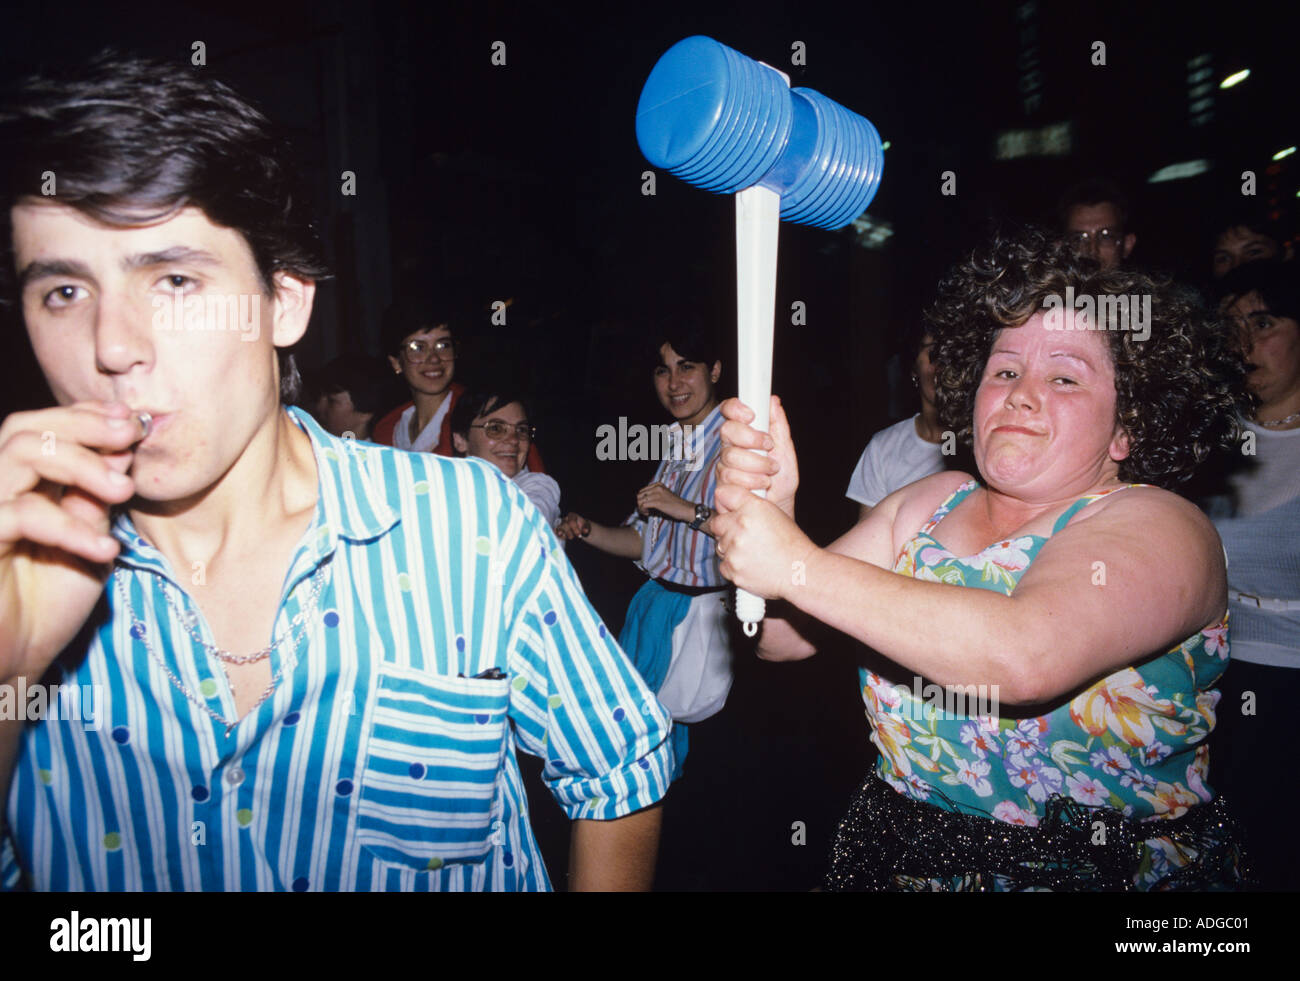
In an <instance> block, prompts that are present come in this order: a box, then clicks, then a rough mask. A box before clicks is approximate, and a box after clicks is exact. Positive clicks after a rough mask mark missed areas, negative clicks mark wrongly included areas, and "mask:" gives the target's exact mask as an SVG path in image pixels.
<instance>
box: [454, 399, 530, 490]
mask: <svg viewBox="0 0 1300 981" xmlns="http://www.w3.org/2000/svg"><path fill="white" fill-rule="evenodd" d="M493 422H496V423H503V424H504V425H505V429H506V431H505V435H504V436H502V437H501V438H500V439H493V438H492V437H490V436H489V435H488V431H487V429H486V428H485V427H486V426H489V425H491V424H492V423H493ZM527 425H528V416H527V415H525V414H524V407H523V406H522V405H520V404H519V403H518V402H507V403H506V404H505V405H503V406H498V407H497V408H495V409H493V410H492V411H491V412H489V413H487V415H482V416H479V417H478V418H477V419H475V420H474V422H473V424H471V426H470V429H469V435H468V436H461V435H460V434H459V433H457V434H454V435H453V436H452V438H451V440H452V444H453V445H454V446H455V447H456V450H457V451H458V452H460V453H464V454H465V455H466V456H477V457H480V458H481V459H484V460H488V461H489V462H491V463H495V464H496V465H497V466H498V467H500V468H501V472H502V473H504V474H505V475H506V476H507V477H513V476H514V475H515V474H517V473H519V471H520V470H522V469H524V464H525V463H527V462H528V448H529V446H531V445H532V440H531V439H528V438H521V437H520V435H519V433H518V432H517V431H516V429H517V427H519V426H527ZM493 428H500V427H493Z"/></svg>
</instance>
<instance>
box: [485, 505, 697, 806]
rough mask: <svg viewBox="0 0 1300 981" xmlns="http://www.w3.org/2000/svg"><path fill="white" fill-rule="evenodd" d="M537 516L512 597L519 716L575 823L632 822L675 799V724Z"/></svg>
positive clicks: (522, 539) (518, 724)
mask: <svg viewBox="0 0 1300 981" xmlns="http://www.w3.org/2000/svg"><path fill="white" fill-rule="evenodd" d="M536 514H537V512H536V511H535V510H533V509H529V510H528V511H527V512H526V513H525V516H524V522H525V525H524V528H523V530H522V533H521V534H520V535H519V538H518V541H519V548H520V550H521V551H522V553H523V554H521V555H520V556H518V557H517V558H516V560H515V562H517V563H518V565H517V576H516V578H514V580H513V581H514V583H515V584H516V586H517V588H515V589H513V590H511V591H508V592H507V595H506V603H507V606H508V607H509V609H508V611H507V615H508V616H509V618H510V621H511V630H510V652H509V674H510V678H511V682H510V715H511V718H512V719H513V720H514V723H515V732H516V735H517V738H518V740H519V744H520V746H521V747H522V748H523V749H524V750H525V751H526V752H529V753H532V754H533V755H534V756H538V757H540V758H541V759H542V760H544V761H545V767H544V769H543V773H542V778H543V780H544V781H545V782H546V784H547V786H548V787H549V789H550V791H551V793H552V795H553V796H554V797H555V799H556V801H557V802H558V803H559V805H560V807H561V808H562V809H563V810H564V811H565V813H566V814H568V816H569V817H570V818H587V819H595V820H610V819H612V818H618V817H623V816H624V815H626V814H630V813H632V812H633V811H638V810H641V809H642V808H645V807H649V806H650V805H651V804H654V803H655V802H656V801H658V800H660V799H661V798H662V797H663V796H664V794H665V793H667V791H668V785H669V775H670V773H671V771H672V747H671V744H670V743H669V742H668V734H669V731H670V729H671V727H672V721H671V718H670V716H669V714H668V712H667V710H665V709H664V707H663V706H662V705H661V704H660V703H659V701H658V699H656V698H655V696H654V694H653V693H652V692H651V691H650V690H649V689H648V688H647V687H646V685H645V682H644V681H642V680H641V676H640V675H639V674H638V673H637V671H636V669H635V668H633V667H632V665H631V663H630V662H629V661H628V659H627V655H626V654H624V653H623V651H622V649H621V648H620V647H619V646H618V643H617V641H616V640H615V639H614V637H613V635H612V633H611V632H610V630H609V629H608V628H607V627H606V626H605V624H604V623H603V622H602V621H601V619H600V616H599V615H598V614H597V613H596V611H595V610H594V609H593V608H592V606H591V603H590V601H589V600H588V599H587V596H586V594H585V593H584V592H583V590H582V586H581V584H580V583H579V582H578V577H577V574H576V573H575V572H574V570H573V566H572V565H570V563H569V560H568V559H567V558H566V557H565V555H564V552H563V551H562V550H561V549H560V548H559V542H558V541H557V540H556V538H555V536H554V534H553V533H552V532H551V530H550V529H549V528H547V527H545V526H544V525H543V524H542V522H541V521H540V520H538V519H537V517H535V515H536ZM511 564H512V565H514V564H515V563H514V562H512V563H511Z"/></svg>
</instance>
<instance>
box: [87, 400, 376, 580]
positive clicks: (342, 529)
mask: <svg viewBox="0 0 1300 981" xmlns="http://www.w3.org/2000/svg"><path fill="white" fill-rule="evenodd" d="M285 411H287V412H288V413H289V417H290V419H292V420H293V422H294V423H295V424H296V425H297V426H298V428H300V429H301V430H302V431H303V432H305V433H306V434H307V438H308V439H310V440H311V446H312V455H313V457H314V459H315V461H316V493H317V501H316V515H315V517H314V518H313V519H312V525H311V528H310V529H309V531H308V538H307V539H306V540H304V542H303V543H302V544H303V545H305V546H306V547H307V548H308V549H309V550H310V552H311V555H310V556H309V558H310V561H311V564H312V565H315V564H316V563H319V562H320V561H321V560H323V559H324V558H325V557H326V556H328V555H330V554H332V553H333V551H334V549H335V548H336V547H337V545H338V540H339V539H340V538H345V539H348V540H349V541H367V540H369V539H372V538H378V537H379V536H380V535H382V534H384V533H385V532H387V531H389V530H390V529H391V528H392V527H393V526H394V525H396V524H397V522H398V521H399V520H400V519H401V515H400V514H398V512H396V511H394V510H393V509H392V508H391V507H389V505H388V502H387V501H386V500H385V499H384V496H383V495H382V494H381V493H380V492H379V491H378V490H377V489H376V488H375V486H374V485H373V484H372V483H371V480H370V474H369V468H368V466H367V462H368V461H367V458H368V457H369V456H370V455H371V454H376V453H382V452H384V450H383V448H382V447H379V446H376V445H374V444H373V443H364V442H360V441H358V440H355V439H340V438H338V437H337V436H331V435H330V434H329V433H327V432H326V431H325V430H324V429H322V428H321V427H320V424H319V423H317V422H316V420H315V419H313V418H312V417H311V415H310V414H309V413H308V412H306V411H305V410H303V409H301V408H299V407H297V406H288V407H287V408H286V410H285ZM112 534H113V537H114V538H116V539H117V540H118V541H119V542H121V544H122V552H121V554H120V555H119V556H118V561H122V562H126V563H128V564H130V565H133V566H138V567H140V568H142V569H148V570H152V571H154V572H158V573H160V574H161V575H164V576H167V577H168V578H172V579H174V578H175V576H174V574H173V571H172V570H171V568H170V566H169V565H168V563H167V560H166V559H165V558H164V557H163V555H162V553H161V552H159V551H158V550H157V549H155V548H154V547H153V546H152V545H150V544H149V543H148V542H147V541H145V539H144V538H142V537H141V536H140V534H139V533H138V532H137V531H136V528H135V524H134V523H133V522H132V521H131V518H130V515H129V514H128V513H127V512H126V511H122V512H121V513H120V514H118V516H117V518H116V520H115V521H114V522H113V528H112ZM295 564H296V563H295Z"/></svg>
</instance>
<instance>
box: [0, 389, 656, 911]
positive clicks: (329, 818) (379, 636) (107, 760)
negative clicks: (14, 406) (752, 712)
mask: <svg viewBox="0 0 1300 981" xmlns="http://www.w3.org/2000/svg"><path fill="white" fill-rule="evenodd" d="M289 411H290V412H291V414H292V417H293V418H294V419H295V421H297V423H298V424H299V425H300V426H301V427H302V428H303V429H304V430H305V431H306V432H307V433H308V435H309V436H310V438H311V440H312V444H313V447H314V452H315V458H316V466H317V472H318V486H319V500H318V502H317V505H316V514H315V517H314V519H313V521H312V524H311V527H310V528H309V529H308V532H307V534H306V536H305V537H304V538H303V540H302V541H301V542H300V543H299V547H298V549H297V551H296V553H295V555H294V558H293V561H292V564H291V566H290V570H289V574H288V576H287V577H286V579H285V584H286V586H285V590H284V594H283V596H282V599H281V604H280V609H279V613H278V615H277V619H276V625H275V629H274V634H273V636H275V637H281V636H283V635H284V632H285V631H286V630H287V628H288V625H289V622H290V621H291V620H292V618H293V617H294V616H295V615H296V614H297V613H298V611H299V610H300V609H301V605H302V604H305V603H308V600H309V598H310V595H311V585H312V579H313V575H314V574H315V573H316V572H317V571H318V570H319V572H320V574H321V576H322V580H321V582H322V586H321V592H320V596H319V600H318V603H317V605H316V608H315V610H314V612H312V613H311V615H310V616H309V618H308V619H307V620H306V621H305V623H304V630H303V632H301V633H300V634H299V636H298V643H297V645H296V649H295V650H294V651H289V650H287V649H286V648H280V649H277V651H276V652H275V653H274V654H272V665H271V670H272V672H273V674H274V673H277V672H279V670H280V667H281V659H282V657H294V658H295V662H294V663H292V664H291V665H290V666H289V667H288V669H287V670H286V671H285V674H284V677H282V678H281V680H280V682H279V685H278V687H277V689H276V691H275V692H274V694H273V695H272V696H271V697H270V698H269V699H267V701H265V702H264V703H262V705H261V706H259V707H258V708H256V709H254V710H253V711H252V712H250V713H249V714H248V715H247V716H246V717H245V718H243V719H241V720H240V721H239V723H238V725H237V726H236V727H235V728H234V729H233V731H232V732H231V733H230V735H229V736H227V733H226V726H225V725H223V724H221V723H220V722H217V721H216V720H215V719H213V718H212V717H211V716H209V715H208V714H207V712H205V711H203V709H201V708H200V707H199V705H198V704H196V702H199V701H203V700H206V704H207V705H208V706H209V707H211V708H212V709H213V710H214V711H215V712H216V713H217V714H218V715H220V716H222V717H224V718H234V716H235V708H234V702H233V698H232V696H231V692H230V686H229V684H228V682H227V680H226V676H225V673H224V671H223V670H222V668H221V665H220V662H218V661H217V660H216V659H215V658H212V657H210V656H209V655H207V654H205V653H204V650H203V648H202V647H200V646H199V645H198V644H197V643H195V641H194V640H193V638H192V637H191V636H190V634H189V633H188V631H187V629H186V625H185V623H183V622H182V619H181V615H180V613H179V611H180V610H181V609H183V610H185V611H194V612H197V607H196V606H195V604H194V603H193V601H192V600H191V599H190V597H189V595H188V594H187V593H186V591H185V589H184V586H183V585H181V583H182V579H181V578H179V577H178V575H177V574H176V570H173V569H172V568H171V567H170V565H169V563H168V562H167V560H166V559H165V558H164V557H163V555H162V554H161V553H159V552H158V551H157V550H155V549H154V548H153V547H152V546H150V545H149V544H148V543H147V542H145V541H144V540H143V539H142V538H140V537H139V535H138V534H136V532H135V530H134V528H133V525H132V523H131V522H130V520H129V519H128V518H127V517H126V515H125V514H123V515H122V516H121V517H119V519H118V520H117V522H116V525H115V527H114V534H115V536H116V537H117V538H118V539H119V541H121V542H122V543H123V550H122V553H121V555H120V557H119V559H118V561H117V565H116V569H115V571H114V574H113V579H112V580H110V582H109V586H108V588H107V589H106V590H105V594H104V597H103V599H102V600H101V602H100V604H99V606H98V608H97V609H96V611H95V613H94V614H93V615H92V617H91V620H90V622H89V623H88V624H87V627H86V629H85V630H84V631H83V633H82V635H81V636H80V637H79V639H78V642H77V644H76V645H74V647H72V648H69V650H68V651H65V652H64V655H63V656H62V657H61V658H60V659H59V662H58V670H59V671H60V672H61V675H62V676H61V678H60V679H59V681H60V682H61V683H65V684H69V685H74V684H75V685H92V686H96V689H95V690H96V692H97V694H98V695H99V698H98V699H97V702H98V709H97V711H96V713H95V715H96V719H95V726H94V727H91V726H89V725H87V723H86V722H84V721H67V720H62V721H56V720H54V719H52V718H49V717H47V718H45V719H43V720H42V721H40V722H35V723H28V724H27V725H26V727H25V729H24V731H23V733H22V737H21V742H20V745H19V751H18V759H17V762H16V766H15V774H14V780H13V786H12V789H11V793H10V798H9V802H8V817H9V829H10V831H9V838H8V839H7V840H6V841H5V842H3V845H4V848H3V856H0V884H2V885H3V886H4V887H6V888H11V889H12V888H15V887H19V886H20V884H22V883H23V880H25V884H26V885H29V886H31V887H34V888H37V889H50V890H69V889H71V890H83V889H84V890H182V889H183V890H199V889H204V890H289V889H292V890H296V891H304V890H311V891H316V890H326V891H332V890H419V891H423V890H479V889H499V890H523V889H548V888H550V880H549V878H548V877H547V873H546V869H545V867H544V865H543V862H542V856H541V853H540V852H539V850H538V848H537V844H536V841H535V840H534V837H533V833H532V830H531V828H530V827H529V822H528V805H527V799H526V797H525V793H524V787H523V784H522V781H521V779H520V773H519V767H518V763H517V761H516V759H515V748H516V743H518V744H519V745H520V746H521V747H522V748H523V749H524V750H526V751H527V752H530V753H533V754H535V755H538V756H540V757H541V758H542V759H544V760H546V765H545V768H544V771H543V779H544V780H545V781H546V783H547V784H548V786H549V788H550V790H551V792H552V793H553V795H554V796H555V798H556V800H557V801H558V802H559V803H560V806H561V807H562V808H563V809H564V810H565V811H566V812H567V813H568V815H569V817H571V818H594V819H598V820H603V819H610V818H615V817H621V816H623V815H625V814H628V813H630V812H632V811H635V810H639V809H641V808H644V807H646V806H648V805H650V804H653V803H654V802H655V801H657V800H659V799H660V798H661V797H662V796H663V795H664V793H665V792H666V790H667V787H668V773H669V768H670V765H671V759H670V750H669V745H668V743H667V742H666V741H665V740H666V737H667V734H668V730H669V725H670V722H669V719H668V716H667V714H666V713H665V711H664V710H663V707H662V706H661V705H660V704H659V702H658V701H657V700H656V699H655V698H654V696H653V695H652V694H650V692H649V691H648V690H647V689H646V687H645V685H644V683H643V682H642V681H641V678H640V676H639V675H638V674H637V673H636V671H635V670H634V669H632V667H631V666H630V665H629V663H628V661H627V659H626V656H625V655H624V654H623V652H622V651H621V650H620V649H619V647H618V645H617V644H616V642H615V640H614V639H613V637H611V636H610V634H609V632H608V631H607V630H606V628H605V625H604V624H603V623H601V622H600V618H599V617H598V616H597V614H596V613H595V611H594V610H593V609H592V607H591V605H590V604H589V602H588V601H587V598H586V596H585V595H584V594H583V592H582V588H581V586H580V585H579V583H578V579H577V577H576V575H575V574H574V572H573V569H572V567H571V566H570V565H569V563H568V560H567V559H566V558H565V557H564V553H563V551H561V550H560V549H559V548H558V547H557V542H556V539H555V537H554V535H553V534H552V532H551V529H550V528H548V527H547V525H546V523H545V522H544V521H543V520H542V519H541V517H540V516H539V514H538V512H537V510H536V508H534V507H533V506H532V505H531V504H530V503H529V502H528V501H527V499H526V498H525V497H524V495H523V494H522V493H521V492H520V491H519V490H518V488H517V487H516V486H515V485H514V484H512V483H511V482H510V481H508V480H506V479H505V478H504V477H503V476H502V474H501V472H500V471H499V470H497V469H496V468H495V467H492V466H490V465H489V464H486V463H483V462H482V461H477V460H454V459H450V458H446V457H439V456H433V455H431V454H427V453H405V452H401V451H397V450H393V449H390V448H387V447H379V446H375V445H372V444H369V443H358V442H355V441H351V440H340V439H335V438H333V437H331V436H330V435H328V434H327V433H325V432H324V431H323V430H322V429H321V428H320V427H319V426H317V425H316V423H315V422H314V421H312V419H311V418H310V417H309V416H307V415H306V413H303V412H301V411H299V410H294V409H291V410H289ZM115 580H121V583H122V585H123V586H125V591H126V593H127V594H128V596H129V602H130V604H131V607H132V608H133V610H134V611H135V615H136V616H137V617H138V618H139V620H140V621H142V622H143V631H144V633H145V637H143V638H142V637H140V636H138V634H139V633H140V631H139V629H138V628H133V627H132V620H131V617H130V615H129V613H128V612H127V611H126V610H124V609H122V598H121V590H120V589H119V587H118V585H117V583H116V582H115ZM164 591H169V592H170V594H171V598H172V600H173V601H174V602H173V603H172V604H169V603H168V602H167V599H166V596H165V595H164ZM192 622H193V623H195V625H196V627H197V629H198V630H199V631H201V632H202V636H203V637H204V638H205V639H206V640H207V642H208V643H211V642H212V637H211V632H210V631H209V630H208V628H207V625H206V622H205V621H204V620H203V619H202V617H201V616H199V617H198V618H197V620H196V621H192ZM145 640H149V641H151V644H149V645H146V643H145V642H144V641H145ZM151 649H152V651H153V652H154V653H151ZM163 663H165V665H166V668H167V670H168V671H170V672H171V673H172V674H173V675H175V677H176V681H177V682H180V683H182V684H184V685H185V686H186V687H187V688H188V689H189V690H190V692H191V693H193V698H192V699H191V698H187V697H186V695H185V694H184V693H183V692H182V691H181V690H180V689H179V688H178V686H177V684H176V683H175V682H174V681H173V680H172V679H170V678H169V677H168V675H167V673H166V671H164V670H163V667H162V664H163ZM492 669H496V671H493V670H492Z"/></svg>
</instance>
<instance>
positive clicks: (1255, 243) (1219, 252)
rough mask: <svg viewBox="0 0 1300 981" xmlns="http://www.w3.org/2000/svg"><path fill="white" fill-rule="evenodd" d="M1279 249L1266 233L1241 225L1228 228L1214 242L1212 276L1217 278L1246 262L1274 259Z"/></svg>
mask: <svg viewBox="0 0 1300 981" xmlns="http://www.w3.org/2000/svg"><path fill="white" fill-rule="evenodd" d="M1279 251H1281V249H1280V247H1279V246H1278V244H1277V242H1276V241H1275V240H1274V239H1272V238H1269V237H1268V236H1267V235H1261V234H1260V233H1259V232H1252V231H1251V230H1250V229H1249V228H1246V227H1245V226H1243V225H1238V226H1237V227H1236V228H1229V229H1228V230H1227V231H1225V232H1224V233H1223V234H1222V235H1220V236H1219V239H1218V241H1216V242H1215V243H1214V261H1213V265H1214V278H1215V279H1218V278H1219V277H1221V276H1224V275H1226V274H1227V273H1228V271H1229V270H1231V269H1236V268H1237V267H1238V266H1240V265H1242V264H1243V263H1246V262H1255V261H1257V260H1259V259H1275V258H1277V254H1278V252H1279Z"/></svg>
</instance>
